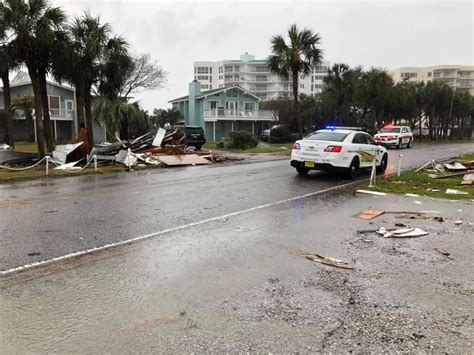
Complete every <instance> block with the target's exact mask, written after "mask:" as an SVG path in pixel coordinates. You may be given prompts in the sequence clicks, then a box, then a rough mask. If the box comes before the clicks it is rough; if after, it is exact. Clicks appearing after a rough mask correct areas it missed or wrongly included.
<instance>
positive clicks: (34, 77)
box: [26, 61, 45, 158]
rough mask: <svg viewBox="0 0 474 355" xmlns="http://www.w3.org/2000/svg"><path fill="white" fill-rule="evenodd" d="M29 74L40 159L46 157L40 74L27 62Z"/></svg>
mask: <svg viewBox="0 0 474 355" xmlns="http://www.w3.org/2000/svg"><path fill="white" fill-rule="evenodd" d="M26 66H27V67H28V73H29V74H30V79H31V85H32V86H33V94H34V98H35V122H36V142H37V144H38V154H39V156H40V158H42V157H44V155H45V149H44V132H43V107H42V105H41V94H40V86H39V78H38V74H37V73H36V70H35V68H34V66H33V65H32V63H31V62H30V61H27V62H26Z"/></svg>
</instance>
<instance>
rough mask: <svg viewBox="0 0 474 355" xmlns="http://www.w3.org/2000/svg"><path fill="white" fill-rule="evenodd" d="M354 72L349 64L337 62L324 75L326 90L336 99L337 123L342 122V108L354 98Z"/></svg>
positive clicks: (335, 114) (335, 113) (335, 112)
mask: <svg viewBox="0 0 474 355" xmlns="http://www.w3.org/2000/svg"><path fill="white" fill-rule="evenodd" d="M353 74H354V72H353V71H352V70H351V69H350V68H349V66H348V65H347V64H342V63H341V64H339V63H335V64H334V65H333V66H332V67H331V68H330V69H329V71H328V75H327V76H325V77H324V83H325V84H326V85H325V87H324V90H325V91H326V92H327V93H328V94H329V95H331V97H332V98H333V100H334V116H335V123H337V124H342V117H340V115H341V110H342V108H343V107H344V106H345V105H347V104H348V103H349V102H350V101H351V99H352V92H353V76H354V75H353Z"/></svg>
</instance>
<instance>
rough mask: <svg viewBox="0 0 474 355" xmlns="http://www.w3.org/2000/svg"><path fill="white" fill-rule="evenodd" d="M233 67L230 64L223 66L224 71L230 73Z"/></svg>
mask: <svg viewBox="0 0 474 355" xmlns="http://www.w3.org/2000/svg"><path fill="white" fill-rule="evenodd" d="M233 69H234V67H232V66H225V67H224V70H225V72H226V73H232V71H233Z"/></svg>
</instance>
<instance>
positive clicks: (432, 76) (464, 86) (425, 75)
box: [390, 65, 474, 95]
mask: <svg viewBox="0 0 474 355" xmlns="http://www.w3.org/2000/svg"><path fill="white" fill-rule="evenodd" d="M390 74H391V75H392V78H393V80H394V81H395V82H396V83H397V82H399V81H403V80H408V81H415V82H424V83H427V82H429V81H439V82H444V83H446V84H448V85H449V86H451V87H452V88H456V89H457V90H461V91H467V92H469V93H470V94H471V95H474V65H437V66H432V67H403V68H397V69H394V70H392V71H390Z"/></svg>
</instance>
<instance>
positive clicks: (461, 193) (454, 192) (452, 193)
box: [446, 189, 469, 195]
mask: <svg viewBox="0 0 474 355" xmlns="http://www.w3.org/2000/svg"><path fill="white" fill-rule="evenodd" d="M446 193H447V194H449V195H468V194H469V193H468V192H466V191H459V190H455V189H446Z"/></svg>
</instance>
